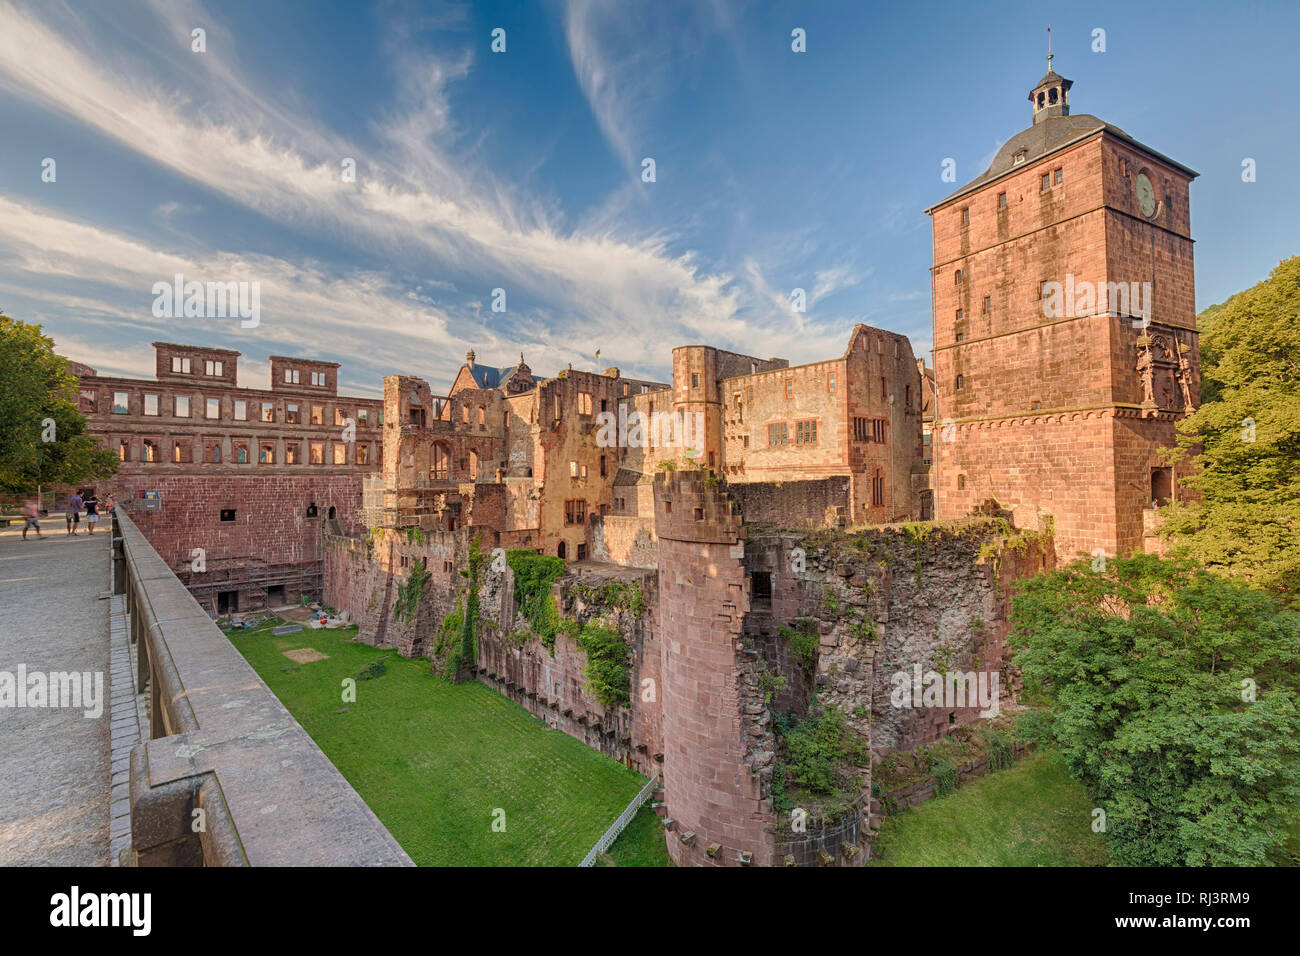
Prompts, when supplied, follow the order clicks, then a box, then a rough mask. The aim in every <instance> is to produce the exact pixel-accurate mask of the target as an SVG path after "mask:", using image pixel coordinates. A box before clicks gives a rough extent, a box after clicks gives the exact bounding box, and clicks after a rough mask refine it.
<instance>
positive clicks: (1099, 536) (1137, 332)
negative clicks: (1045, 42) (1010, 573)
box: [926, 56, 1200, 559]
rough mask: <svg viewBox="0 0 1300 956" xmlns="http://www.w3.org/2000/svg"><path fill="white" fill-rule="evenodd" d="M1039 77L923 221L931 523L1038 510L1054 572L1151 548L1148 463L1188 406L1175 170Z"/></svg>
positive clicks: (1184, 282) (1190, 357)
mask: <svg viewBox="0 0 1300 956" xmlns="http://www.w3.org/2000/svg"><path fill="white" fill-rule="evenodd" d="M1071 86H1072V83H1071V81H1070V80H1067V79H1065V78H1064V77H1062V76H1060V75H1058V74H1057V73H1055V72H1054V71H1053V70H1052V69H1051V57H1050V56H1049V57H1048V72H1047V75H1046V76H1044V77H1043V78H1042V79H1041V80H1040V81H1039V82H1038V84H1037V85H1036V86H1035V87H1034V89H1033V90H1032V91H1031V93H1030V94H1029V99H1030V102H1031V103H1032V104H1033V124H1032V125H1031V126H1030V127H1029V128H1028V129H1026V130H1024V131H1022V132H1021V133H1018V134H1017V135H1015V136H1013V137H1012V138H1011V139H1010V140H1008V141H1007V143H1006V145H1004V146H1003V147H1002V149H1001V150H1000V151H999V152H998V154H997V157H996V158H995V159H994V160H993V164H992V165H991V166H990V167H989V168H988V170H987V171H986V172H985V173H984V174H983V175H982V176H980V177H978V178H977V179H975V180H974V181H973V182H971V183H969V184H967V185H966V186H965V187H963V188H962V189H959V190H958V191H957V192H955V193H953V194H952V195H951V196H949V197H948V198H946V199H944V200H942V201H941V202H939V203H937V204H936V205H934V206H931V207H930V208H929V209H927V210H926V212H927V213H928V214H929V215H930V217H931V220H932V225H933V230H934V266H933V268H932V270H931V281H932V301H933V305H934V368H935V381H936V390H937V405H938V407H937V412H936V415H935V436H934V437H935V440H934V456H933V457H934V463H935V468H936V472H937V476H936V483H935V487H936V497H937V511H938V517H940V518H955V517H960V516H962V515H964V514H967V513H968V512H969V511H971V509H972V508H974V507H975V506H976V505H978V504H980V503H981V502H983V501H985V500H987V499H990V498H991V499H994V500H996V501H997V502H998V503H999V505H1001V506H1003V507H1008V508H1012V509H1016V508H1032V507H1035V506H1036V507H1038V508H1042V509H1044V510H1045V511H1047V512H1050V513H1051V514H1052V515H1053V517H1054V519H1055V523H1056V541H1057V550H1058V555H1059V556H1060V557H1061V558H1064V559H1069V558H1073V557H1075V556H1076V555H1077V554H1078V552H1080V551H1085V552H1091V551H1094V550H1095V549H1097V548H1101V549H1104V550H1105V552H1106V554H1108V555H1115V554H1129V553H1133V552H1137V551H1142V550H1143V549H1144V548H1146V549H1153V548H1154V547H1155V540H1156V539H1155V537H1154V531H1155V521H1154V518H1155V513H1154V511H1153V510H1152V504H1153V502H1160V503H1163V502H1164V501H1167V500H1168V499H1169V498H1170V497H1171V496H1175V495H1178V494H1179V484H1180V482H1179V478H1180V477H1181V475H1179V474H1175V473H1174V471H1173V470H1172V469H1170V468H1169V467H1168V466H1167V465H1166V464H1165V462H1164V461H1163V460H1162V459H1161V458H1160V457H1159V455H1158V450H1159V449H1160V448H1162V447H1168V446H1171V445H1172V444H1173V443H1174V424H1175V422H1176V421H1177V420H1178V419H1179V418H1181V417H1183V416H1184V415H1186V414H1187V413H1188V412H1189V411H1190V410H1191V409H1193V408H1195V406H1196V404H1197V403H1198V401H1199V396H1200V360H1199V349H1198V345H1197V333H1196V307H1195V296H1194V287H1193V269H1192V239H1191V235H1190V231H1191V228H1190V215H1189V208H1188V186H1189V184H1190V183H1191V181H1192V179H1193V178H1195V176H1196V175H1197V174H1196V173H1195V172H1193V171H1192V170H1191V169H1188V168H1187V167H1186V166H1183V165H1181V164H1180V163H1177V162H1175V161H1174V160H1172V159H1170V158H1168V157H1167V156H1163V155H1161V154H1160V153H1158V152H1156V151H1155V150H1153V149H1151V148H1150V147H1148V146H1144V145H1143V144H1141V143H1139V142H1138V141H1137V140H1135V139H1133V137H1131V136H1129V135H1128V134H1127V133H1125V132H1124V131H1123V130H1120V129H1118V128H1116V127H1114V126H1111V125H1110V124H1108V123H1105V122H1103V121H1102V120H1099V119H1098V118H1097V117H1095V116H1089V115H1071V113H1070V106H1069V95H1070V87H1071Z"/></svg>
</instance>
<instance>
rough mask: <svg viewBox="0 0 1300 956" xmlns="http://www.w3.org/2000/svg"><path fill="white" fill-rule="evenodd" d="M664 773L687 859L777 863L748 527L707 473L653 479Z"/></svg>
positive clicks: (671, 839) (680, 853) (676, 846)
mask: <svg viewBox="0 0 1300 956" xmlns="http://www.w3.org/2000/svg"><path fill="white" fill-rule="evenodd" d="M654 491H655V530H656V533H657V535H658V538H659V622H658V631H659V634H660V635H661V639H660V668H659V673H660V680H661V693H662V697H661V705H660V706H661V712H662V717H661V726H662V729H663V748H664V749H663V753H664V762H663V777H664V792H665V795H666V801H667V804H668V814H669V817H670V818H671V819H672V820H673V824H672V827H671V829H669V830H668V832H667V839H668V853H669V855H670V856H671V857H672V858H673V862H674V863H676V864H677V865H678V866H745V865H754V866H771V865H772V864H773V863H774V862H775V859H776V838H775V835H774V830H773V824H774V818H773V815H772V813H773V810H772V797H771V792H770V791H771V779H772V773H773V768H772V760H773V756H774V753H775V741H774V738H773V736H772V730H771V726H770V715H769V714H768V712H767V708H766V706H765V704H764V702H763V692H762V690H761V688H760V687H759V674H760V672H761V669H762V661H761V659H760V657H759V655H758V653H757V651H754V650H747V649H746V647H745V642H744V640H743V635H744V618H745V615H746V613H748V611H749V604H750V593H749V588H750V585H749V580H748V578H747V577H746V574H745V567H744V555H745V544H744V539H745V529H744V524H743V520H742V518H741V516H740V515H739V514H738V513H736V509H735V508H734V506H733V504H732V502H731V500H730V498H729V497H728V496H727V494H726V493H725V492H723V491H721V490H719V489H718V488H716V487H712V486H711V481H710V480H709V479H708V478H707V477H706V472H704V471H703V470H691V471H678V472H676V473H672V472H669V473H667V474H660V475H658V476H657V477H656V479H655V489H654Z"/></svg>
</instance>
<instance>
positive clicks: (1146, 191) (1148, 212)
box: [1137, 173, 1156, 219]
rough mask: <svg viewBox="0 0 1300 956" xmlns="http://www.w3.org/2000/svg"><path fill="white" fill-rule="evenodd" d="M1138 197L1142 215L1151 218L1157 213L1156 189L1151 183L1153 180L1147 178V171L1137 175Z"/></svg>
mask: <svg viewBox="0 0 1300 956" xmlns="http://www.w3.org/2000/svg"><path fill="white" fill-rule="evenodd" d="M1137 198H1138V208H1139V209H1141V210H1142V215H1144V216H1146V217H1147V218H1148V219H1150V218H1151V217H1152V216H1154V215H1155V214H1156V190H1155V187H1154V186H1152V185H1151V180H1150V179H1148V178H1147V174H1146V173H1138V175H1137Z"/></svg>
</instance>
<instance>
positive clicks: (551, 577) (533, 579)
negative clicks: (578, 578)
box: [506, 551, 564, 656]
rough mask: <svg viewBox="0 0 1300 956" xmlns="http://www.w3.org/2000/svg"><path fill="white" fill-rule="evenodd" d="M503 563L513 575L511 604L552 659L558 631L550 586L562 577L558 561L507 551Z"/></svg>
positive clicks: (562, 570)
mask: <svg viewBox="0 0 1300 956" xmlns="http://www.w3.org/2000/svg"><path fill="white" fill-rule="evenodd" d="M506 561H507V562H508V563H509V565H510V570H511V571H513V572H514V576H515V602H516V603H517V604H518V606H519V610H520V612H521V613H522V614H523V615H524V619H525V620H526V621H528V626H529V627H530V628H532V631H533V633H534V634H536V635H537V639H538V640H540V641H541V642H542V644H543V645H544V646H545V647H546V649H547V650H548V651H550V652H551V654H552V656H554V654H555V635H556V634H557V633H558V632H559V629H560V611H559V608H558V607H557V606H556V604H555V597H554V596H553V595H552V594H551V587H552V585H554V584H555V582H556V580H557V579H558V578H559V577H560V576H561V575H562V574H564V561H563V559H561V558H557V557H553V556H550V555H545V554H538V553H537V552H536V551H507V552H506Z"/></svg>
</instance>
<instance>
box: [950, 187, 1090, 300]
mask: <svg viewBox="0 0 1300 956" xmlns="http://www.w3.org/2000/svg"><path fill="white" fill-rule="evenodd" d="M1063 182H1065V170H1064V169H1062V168H1060V167H1057V168H1056V169H1054V170H1052V171H1051V172H1050V173H1043V179H1042V191H1043V192H1046V191H1047V190H1049V189H1051V188H1052V187H1053V186H1059V185H1061V183H1063ZM997 208H998V211H999V212H1001V211H1002V210H1003V209H1006V208H1007V194H1006V193H1004V192H1002V193H998V206H997ZM961 224H962V225H963V226H969V225H970V206H963V207H962V210H961ZM958 273H959V274H960V270H958ZM957 281H958V282H959V283H960V282H961V279H960V278H958V280H957Z"/></svg>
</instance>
